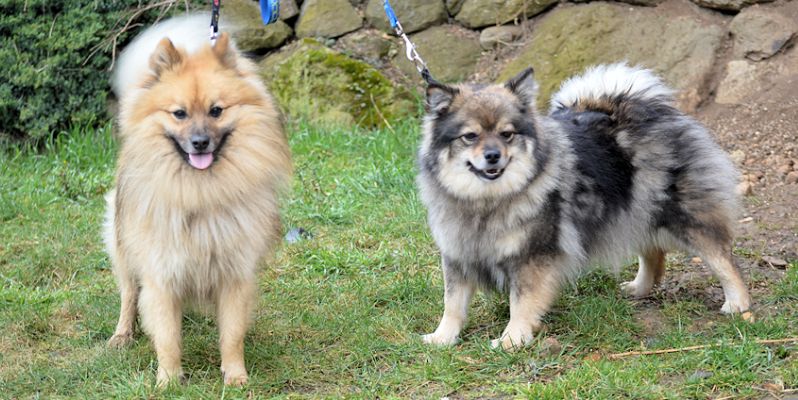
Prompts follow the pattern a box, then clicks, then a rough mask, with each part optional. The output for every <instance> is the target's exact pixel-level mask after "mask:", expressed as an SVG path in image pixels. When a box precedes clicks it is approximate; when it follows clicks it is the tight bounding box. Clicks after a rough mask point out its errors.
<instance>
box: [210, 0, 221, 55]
mask: <svg viewBox="0 0 798 400" xmlns="http://www.w3.org/2000/svg"><path fill="white" fill-rule="evenodd" d="M221 2H222V0H212V1H211V35H210V39H211V45H215V44H216V38H217V37H219V9H220V8H221Z"/></svg>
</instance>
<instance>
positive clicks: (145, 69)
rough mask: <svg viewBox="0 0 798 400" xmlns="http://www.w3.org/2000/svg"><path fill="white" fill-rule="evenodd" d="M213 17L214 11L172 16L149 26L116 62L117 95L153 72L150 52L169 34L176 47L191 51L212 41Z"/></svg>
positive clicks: (120, 95)
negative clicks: (211, 26)
mask: <svg viewBox="0 0 798 400" xmlns="http://www.w3.org/2000/svg"><path fill="white" fill-rule="evenodd" d="M210 21H211V16H210V14H192V15H187V16H183V17H176V18H171V19H168V20H166V21H163V22H160V23H158V24H155V25H153V26H151V27H149V28H147V30H145V31H144V32H143V33H142V34H140V35H139V36H138V37H136V39H134V40H133V41H132V42H131V43H130V44H129V45H128V46H127V47H125V50H124V51H122V54H121V55H120V56H119V59H118V60H117V62H116V65H115V66H114V73H113V78H112V80H111V86H112V87H113V90H114V93H115V94H116V97H117V98H121V97H122V96H124V95H125V94H126V93H127V92H128V91H129V90H130V89H131V88H133V87H135V86H136V84H138V83H139V82H141V81H142V80H143V79H144V78H145V77H146V76H147V75H148V74H149V72H150V67H149V60H150V55H152V53H153V52H154V51H155V48H156V47H157V46H158V42H160V41H161V39H163V38H169V40H171V41H172V43H173V44H174V45H175V47H177V48H183V49H184V50H185V51H187V52H188V53H192V52H194V51H196V50H198V49H199V48H200V47H201V46H202V45H205V44H208V43H210V42H209V40H210V39H209V34H210V28H209V27H210Z"/></svg>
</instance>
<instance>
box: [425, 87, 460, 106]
mask: <svg viewBox="0 0 798 400" xmlns="http://www.w3.org/2000/svg"><path fill="white" fill-rule="evenodd" d="M458 93H460V90H458V89H457V88H453V87H451V86H448V85H444V84H442V83H440V82H438V81H435V80H432V79H431V80H430V81H429V84H428V85H427V112H429V113H435V114H444V113H446V111H448V110H449V106H451V105H452V101H453V100H454V96H456V95H457V94H458Z"/></svg>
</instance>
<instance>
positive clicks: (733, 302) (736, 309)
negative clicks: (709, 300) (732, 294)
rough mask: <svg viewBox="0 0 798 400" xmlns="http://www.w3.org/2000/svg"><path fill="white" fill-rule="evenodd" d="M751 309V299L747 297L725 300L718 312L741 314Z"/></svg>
mask: <svg viewBox="0 0 798 400" xmlns="http://www.w3.org/2000/svg"><path fill="white" fill-rule="evenodd" d="M749 308H751V299H749V298H748V297H747V296H746V297H744V298H737V299H727V300H726V302H725V303H723V307H721V308H720V312H722V313H724V314H743V313H745V312H746V311H748V309H749Z"/></svg>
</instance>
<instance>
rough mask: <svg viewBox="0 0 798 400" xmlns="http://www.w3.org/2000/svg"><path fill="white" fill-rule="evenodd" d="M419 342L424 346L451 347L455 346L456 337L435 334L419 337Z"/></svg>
mask: <svg viewBox="0 0 798 400" xmlns="http://www.w3.org/2000/svg"><path fill="white" fill-rule="evenodd" d="M421 341H423V342H424V344H432V345H436V346H453V345H455V344H457V335H447V334H441V333H438V332H437V331H436V332H433V333H430V334H427V335H421Z"/></svg>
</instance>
